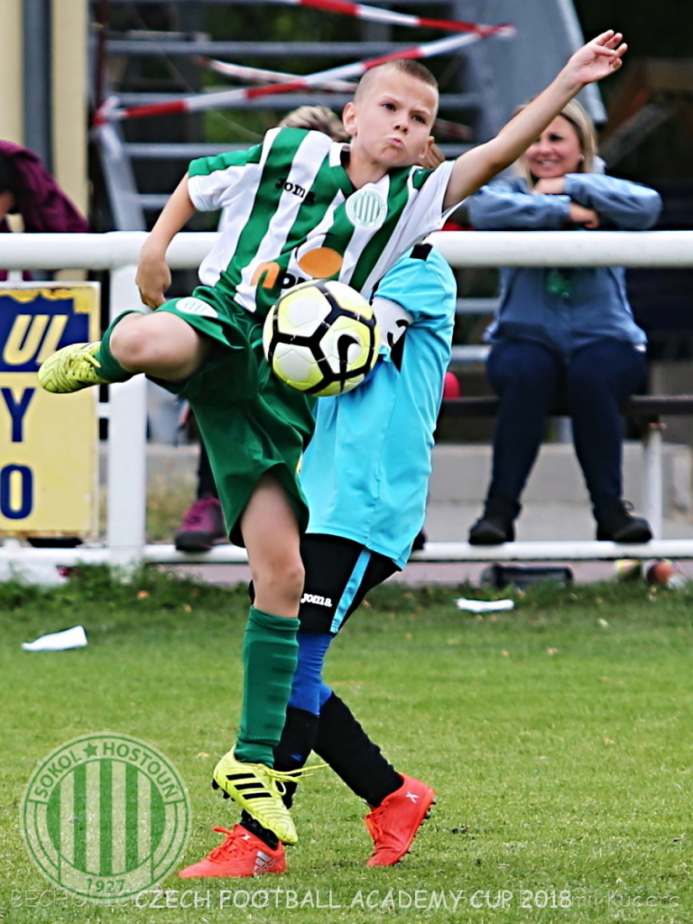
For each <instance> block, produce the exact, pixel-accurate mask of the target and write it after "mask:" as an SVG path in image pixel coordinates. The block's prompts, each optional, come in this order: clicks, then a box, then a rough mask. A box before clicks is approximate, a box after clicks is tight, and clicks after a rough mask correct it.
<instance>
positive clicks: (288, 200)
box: [236, 132, 331, 311]
mask: <svg viewBox="0 0 693 924" xmlns="http://www.w3.org/2000/svg"><path fill="white" fill-rule="evenodd" d="M326 143H330V144H331V142H330V141H329V139H328V138H327V136H326V135H323V134H319V133H318V132H308V134H307V135H306V136H305V138H304V139H303V141H302V142H301V143H300V145H299V146H298V149H297V151H296V154H295V156H294V159H293V162H292V164H291V169H290V170H289V173H288V176H287V177H286V180H285V182H286V185H287V186H288V185H289V184H292V185H294V186H300V187H301V188H302V189H304V190H305V191H306V192H308V191H310V189H311V187H312V185H313V183H314V182H315V177H316V176H317V174H318V173H319V171H320V168H321V167H322V165H323V161H324V160H325V156H326V155H327V153H328V150H327V149H326ZM302 205H303V196H297V195H296V194H295V193H294V192H288V191H286V190H285V191H284V192H283V193H282V194H281V196H280V198H279V204H278V206H277V209H276V211H275V212H274V214H273V215H272V218H271V219H270V223H269V226H268V228H267V233H266V234H265V235H264V237H263V238H262V241H261V242H260V244H259V246H258V248H257V251H256V252H255V256H254V258H253V260H252V261H251V262H250V264H249V265H248V266H246V267H245V268H244V270H243V272H242V274H241V281H240V283H239V285H238V288H237V289H236V300H237V302H238V304H239V305H242V306H243V308H245V309H247V310H248V311H255V310H256V305H255V288H256V287H255V285H254V284H252V283H251V280H252V278H253V276H254V275H255V271H256V269H257V267H258V265H259V264H261V263H265V262H267V261H270V260H276V259H277V256H278V255H279V254H280V253H281V252H282V251H283V249H284V246H285V244H286V241H287V238H288V237H289V233H290V231H291V229H292V227H293V225H294V222H295V221H296V216H297V215H298V212H299V210H300V208H301V206H302Z"/></svg>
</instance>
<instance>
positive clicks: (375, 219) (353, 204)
mask: <svg viewBox="0 0 693 924" xmlns="http://www.w3.org/2000/svg"><path fill="white" fill-rule="evenodd" d="M346 213H347V218H348V219H349V221H350V222H351V223H352V225H355V227H357V228H365V229H367V230H373V229H374V228H380V227H381V226H382V224H383V222H384V221H385V217H386V215H387V203H386V202H385V200H384V199H383V197H382V196H381V195H380V193H378V192H376V191H375V190H374V189H368V188H367V187H363V188H362V189H359V190H358V192H355V193H354V194H353V195H351V196H349V198H348V199H347V203H346Z"/></svg>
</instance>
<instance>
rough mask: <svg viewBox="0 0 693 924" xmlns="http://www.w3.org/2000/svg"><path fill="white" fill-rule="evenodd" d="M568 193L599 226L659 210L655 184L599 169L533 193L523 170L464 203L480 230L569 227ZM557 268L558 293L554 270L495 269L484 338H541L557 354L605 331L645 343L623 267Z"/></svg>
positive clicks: (623, 223)
mask: <svg viewBox="0 0 693 924" xmlns="http://www.w3.org/2000/svg"><path fill="white" fill-rule="evenodd" d="M571 201H573V202H576V203H578V204H579V205H582V206H585V207H586V208H589V209H593V210H594V211H595V212H597V214H598V215H599V218H600V227H602V228H609V229H620V230H628V231H639V230H645V229H646V228H651V227H652V226H653V225H654V224H655V222H656V221H657V218H658V216H659V212H660V210H661V200H660V197H659V194H658V193H657V192H655V190H653V189H649V188H648V187H647V186H641V185H639V184H638V183H630V182H628V181H626V180H619V179H615V178H614V177H608V176H604V175H603V174H598V173H570V174H566V176H565V194H564V195H545V194H533V193H531V192H530V191H529V188H528V186H527V183H526V181H525V180H524V179H522V178H521V177H513V178H511V179H505V180H499V181H497V182H495V183H492V184H490V185H489V186H484V187H483V188H482V189H480V190H479V192H477V193H476V194H475V195H474V196H472V197H471V198H470V199H469V200H468V207H469V214H470V218H471V221H472V224H473V225H474V227H475V228H477V229H478V230H480V231H500V230H518V231H542V230H563V229H566V228H569V227H571V224H570V203H571ZM573 227H574V226H573ZM592 233H594V232H592ZM559 272H560V274H561V276H560V277H559V279H560V278H563V279H565V281H566V285H565V287H564V289H565V291H564V292H563V293H562V294H556V293H555V292H552V291H549V289H554V290H555V289H556V286H550V282H551V279H552V278H553V279H555V278H556V270H553V271H552V270H550V269H546V268H536V267H528V268H522V267H520V268H505V269H503V270H501V282H502V290H501V301H500V310H499V313H498V317H497V319H496V320H495V321H494V322H493V324H491V326H490V327H489V329H488V331H487V333H486V337H487V339H488V340H490V341H491V342H497V341H498V340H503V339H518V338H519V339H523V340H527V339H529V340H534V341H539V342H541V343H544V344H545V345H547V346H549V347H551V348H552V349H554V350H558V351H559V352H560V353H561V355H563V356H569V355H570V354H571V353H572V352H573V350H575V349H578V348H579V347H581V346H584V345H585V344H587V343H590V342H593V341H594V340H600V339H603V338H608V339H615V340H624V341H626V342H630V343H633V344H634V345H636V346H644V344H645V343H646V342H647V338H646V337H645V334H644V332H643V331H642V330H641V329H640V328H639V327H638V325H637V324H636V323H635V321H634V319H633V312H632V310H631V307H630V304H629V303H628V296H627V294H626V284H625V270H624V269H623V267H618V266H617V267H590V268H580V269H568V270H559ZM547 285H549V287H548V288H547ZM559 288H560V286H559Z"/></svg>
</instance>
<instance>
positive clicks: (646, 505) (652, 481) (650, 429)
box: [642, 421, 664, 539]
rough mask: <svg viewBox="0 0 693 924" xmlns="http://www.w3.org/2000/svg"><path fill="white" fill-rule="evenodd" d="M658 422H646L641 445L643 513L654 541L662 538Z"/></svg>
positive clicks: (662, 504) (662, 493) (660, 464)
mask: <svg viewBox="0 0 693 924" xmlns="http://www.w3.org/2000/svg"><path fill="white" fill-rule="evenodd" d="M663 429H664V426H663V425H662V424H661V423H659V422H653V421H648V423H647V426H646V429H645V434H644V444H643V472H642V474H643V486H642V493H643V513H644V514H645V516H646V517H647V520H648V522H649V524H650V528H651V529H652V535H653V537H654V538H655V539H661V538H662V525H663V521H664V512H663V511H664V492H663V489H662V485H663V483H664V482H663V480H662V477H663V476H662V469H663V466H662V431H663Z"/></svg>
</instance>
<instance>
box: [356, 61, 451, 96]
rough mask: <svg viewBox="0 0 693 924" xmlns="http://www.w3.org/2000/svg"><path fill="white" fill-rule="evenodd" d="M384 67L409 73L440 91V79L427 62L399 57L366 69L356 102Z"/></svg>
mask: <svg viewBox="0 0 693 924" xmlns="http://www.w3.org/2000/svg"><path fill="white" fill-rule="evenodd" d="M384 68H389V69H390V70H394V71H399V73H400V74H407V75H408V76H409V77H413V78H414V80H419V81H421V83H425V84H426V86H428V87H433V89H434V90H435V91H436V94H437V93H438V81H437V80H436V79H435V77H434V76H433V74H432V73H431V72H430V71H429V69H428V68H427V67H426V65H425V64H422V63H421V62H420V61H414V60H412V59H411V58H397V59H396V60H394V61H385V63H384V64H378V65H377V66H376V67H372V68H370V70H367V71H366V73H365V74H364V75H363V77H362V78H361V79H360V80H359V82H358V86H357V87H356V91H355V93H354V102H355V103H357V102H358V101H359V99H360V98H361V97H362V96H363V94H364V93H365V92H366V90H368V89H369V87H370V85H371V83H373V81H374V80H375V79H376V77H377V76H378V74H379V73H381V72H382V71H383V69H384Z"/></svg>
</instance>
